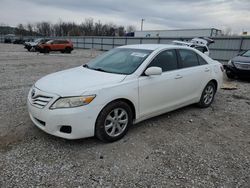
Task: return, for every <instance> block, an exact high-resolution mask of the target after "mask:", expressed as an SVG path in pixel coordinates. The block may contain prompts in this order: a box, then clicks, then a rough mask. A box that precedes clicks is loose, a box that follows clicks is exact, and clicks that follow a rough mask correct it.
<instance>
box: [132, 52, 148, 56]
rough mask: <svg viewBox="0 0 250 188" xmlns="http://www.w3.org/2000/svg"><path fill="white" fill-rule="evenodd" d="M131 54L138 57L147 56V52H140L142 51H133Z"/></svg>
mask: <svg viewBox="0 0 250 188" xmlns="http://www.w3.org/2000/svg"><path fill="white" fill-rule="evenodd" d="M131 55H132V56H136V57H146V56H147V54H144V53H140V52H133V53H132V54H131Z"/></svg>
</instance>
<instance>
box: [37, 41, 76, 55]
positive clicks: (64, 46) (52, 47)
mask: <svg viewBox="0 0 250 188" xmlns="http://www.w3.org/2000/svg"><path fill="white" fill-rule="evenodd" d="M73 49H74V47H73V43H72V42H71V41H69V40H50V41H48V42H46V43H44V44H39V45H38V46H37V51H39V52H41V53H49V52H51V51H60V52H61V53H71V51H72V50H73Z"/></svg>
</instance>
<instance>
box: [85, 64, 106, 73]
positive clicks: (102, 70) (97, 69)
mask: <svg viewBox="0 0 250 188" xmlns="http://www.w3.org/2000/svg"><path fill="white" fill-rule="evenodd" d="M83 67H85V68H87V69H92V70H95V71H101V72H108V71H106V70H104V69H102V68H92V67H89V66H88V65H87V64H84V65H83ZM108 73H110V72H108Z"/></svg>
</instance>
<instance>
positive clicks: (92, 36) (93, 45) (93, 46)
mask: <svg viewBox="0 0 250 188" xmlns="http://www.w3.org/2000/svg"><path fill="white" fill-rule="evenodd" d="M93 48H94V37H93V36H92V49H93Z"/></svg>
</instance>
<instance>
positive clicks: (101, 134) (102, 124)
mask: <svg viewBox="0 0 250 188" xmlns="http://www.w3.org/2000/svg"><path fill="white" fill-rule="evenodd" d="M116 110H118V112H117V116H115V114H114V116H115V117H118V114H119V110H120V112H121V114H122V113H123V110H124V111H125V112H126V113H127V114H126V113H125V115H124V116H125V118H124V116H122V117H123V118H124V120H123V119H122V118H120V120H119V119H115V117H114V119H112V121H111V120H109V118H108V117H111V116H112V114H113V113H115V111H116ZM121 114H120V115H121ZM123 114H124V113H123ZM132 117H133V113H132V110H131V108H130V106H129V105H128V104H127V103H125V102H123V101H114V102H111V103H110V104H108V105H107V106H106V107H104V108H103V109H102V111H101V112H100V114H99V115H98V118H97V120H96V125H95V136H96V137H97V138H98V139H100V140H101V141H104V142H114V141H116V140H119V139H121V138H122V137H123V136H124V135H125V134H126V133H127V131H128V129H129V127H130V126H131V125H132V122H133V118H132ZM126 120H127V121H126ZM114 121H116V124H115V122H114ZM119 121H126V122H127V123H126V125H125V124H124V127H123V128H121V126H120V124H119V123H118V122H119ZM108 122H109V124H108V125H107V123H108ZM117 124H119V125H117ZM110 125H111V127H110V128H108V127H109V126H110ZM118 126H119V128H120V129H121V130H119V128H118ZM113 129H114V134H115V132H116V130H118V133H117V135H113V136H110V134H112V132H113ZM110 130H111V133H108V132H109V131H110ZM119 131H120V133H119Z"/></svg>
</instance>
